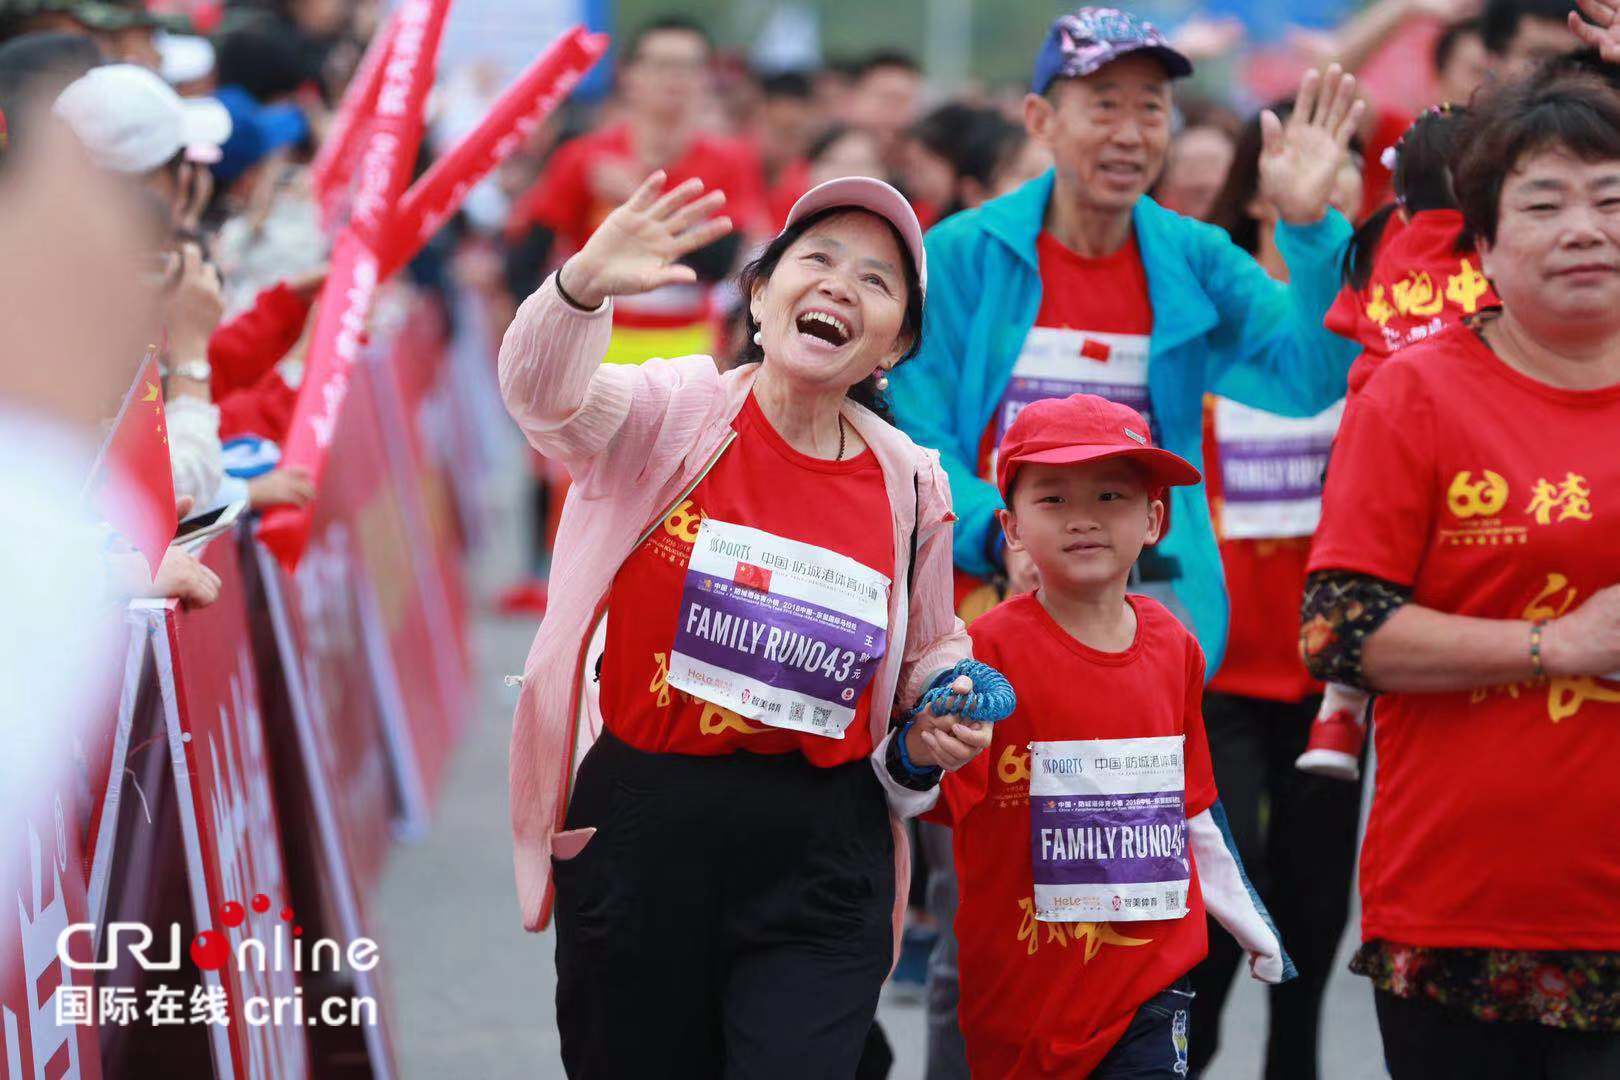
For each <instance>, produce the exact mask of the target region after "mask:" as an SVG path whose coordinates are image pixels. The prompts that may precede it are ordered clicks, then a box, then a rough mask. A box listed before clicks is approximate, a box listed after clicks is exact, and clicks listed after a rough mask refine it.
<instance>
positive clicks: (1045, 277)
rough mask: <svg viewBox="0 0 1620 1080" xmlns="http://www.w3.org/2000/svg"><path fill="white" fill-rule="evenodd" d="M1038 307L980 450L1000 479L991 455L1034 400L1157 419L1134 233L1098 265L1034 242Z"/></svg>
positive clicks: (989, 474) (1147, 306) (983, 465)
mask: <svg viewBox="0 0 1620 1080" xmlns="http://www.w3.org/2000/svg"><path fill="white" fill-rule="evenodd" d="M1035 248H1036V252H1037V254H1038V255H1039V259H1040V272H1041V306H1040V310H1039V311H1037V312H1036V314H1035V325H1034V327H1032V328H1031V329H1030V332H1029V337H1028V338H1026V339H1025V341H1024V346H1023V348H1022V349H1021V350H1020V352H1019V355H1018V359H1017V360H1016V361H1015V362H1014V364H1013V373H1012V378H1011V379H1010V380H1009V382H1008V384H1007V389H1006V390H1005V391H1003V394H1002V401H1001V405H1000V406H999V407H997V409H996V411H995V413H994V414H993V415H992V416H991V417H990V423H989V425H988V426H987V427H986V428H985V432H984V438H983V440H982V442H981V444H980V451H979V472H980V475H981V476H983V477H984V478H985V479H986V480H992V481H993V480H994V479H995V471H994V469H993V468H992V467H991V466H992V457H991V455H992V454H993V452H994V451H995V449H996V447H997V445H999V444H1000V442H1001V436H1002V433H1003V432H1005V431H1006V430H1007V428H1008V427H1009V426H1010V425H1011V424H1012V420H1013V417H1015V416H1017V415H1018V410H1019V409H1022V408H1023V407H1024V406H1025V405H1028V404H1029V403H1030V402H1032V401H1040V400H1043V399H1045V398H1050V397H1068V396H1069V395H1070V394H1079V393H1087V394H1100V395H1102V396H1103V397H1106V398H1108V399H1109V400H1111V401H1118V402H1121V403H1123V404H1126V405H1129V406H1131V407H1132V408H1133V409H1136V410H1137V411H1138V412H1140V413H1141V414H1142V415H1143V416H1144V417H1147V418H1148V419H1150V420H1151V419H1152V417H1151V415H1150V413H1151V411H1152V410H1150V409H1149V408H1148V398H1147V362H1148V336H1149V335H1150V334H1152V333H1153V303H1152V301H1151V300H1150V299H1149V297H1148V283H1147V268H1146V267H1145V266H1143V265H1142V254H1141V251H1140V250H1139V249H1138V248H1137V246H1136V233H1135V232H1134V231H1133V232H1132V233H1131V234H1130V235H1129V236H1128V237H1127V238H1126V240H1125V244H1124V246H1122V247H1121V248H1120V249H1119V250H1118V251H1116V252H1114V253H1113V254H1112V255H1105V256H1103V257H1102V258H1099V259H1091V258H1087V257H1085V256H1084V255H1076V254H1075V253H1074V252H1072V251H1070V250H1069V249H1068V248H1066V247H1064V246H1063V245H1062V244H1061V243H1060V242H1059V241H1058V239H1057V238H1056V237H1055V236H1053V235H1052V234H1051V233H1047V232H1043V233H1041V235H1040V237H1039V238H1038V239H1037V240H1036V241H1035Z"/></svg>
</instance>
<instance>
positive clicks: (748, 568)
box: [732, 562, 771, 592]
mask: <svg viewBox="0 0 1620 1080" xmlns="http://www.w3.org/2000/svg"><path fill="white" fill-rule="evenodd" d="M732 580H733V581H735V582H736V583H737V584H738V585H741V586H742V587H743V588H745V589H753V590H755V591H756V592H770V591H771V572H770V571H769V570H767V569H765V568H764V567H763V566H755V565H754V564H753V563H745V562H740V563H738V564H737V575H736V577H734V578H733V579H732Z"/></svg>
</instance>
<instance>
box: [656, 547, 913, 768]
mask: <svg viewBox="0 0 1620 1080" xmlns="http://www.w3.org/2000/svg"><path fill="white" fill-rule="evenodd" d="M677 619H678V621H677V623H676V627H675V647H674V652H673V654H672V655H671V657H670V664H669V685H670V686H673V687H675V688H677V689H679V690H684V691H686V692H687V693H689V694H692V695H694V696H695V697H699V698H702V699H703V700H705V701H710V702H713V703H714V704H716V705H720V706H722V707H724V708H727V709H730V710H732V711H733V712H735V713H737V714H739V715H740V716H742V717H744V718H746V719H749V720H755V721H758V722H760V723H764V724H768V725H770V726H772V727H779V728H787V729H789V730H793V731H802V732H808V733H809V734H812V735H824V736H827V737H828V738H833V739H842V738H843V737H844V729H845V728H847V727H848V726H849V725H850V722H851V721H853V720H854V718H855V704H856V701H857V700H858V699H859V698H860V696H861V692H862V691H863V690H864V689H865V688H866V684H867V683H869V682H870V681H871V680H872V676H873V675H874V674H875V673H876V671H877V667H878V662H879V661H880V660H881V659H882V657H883V655H884V652H885V650H886V648H887V644H888V625H889V579H888V578H887V577H885V576H884V575H882V574H880V573H878V572H877V571H875V570H873V569H871V568H870V567H867V566H863V565H861V564H860V563H859V562H856V561H855V560H854V559H851V558H849V557H848V556H846V555H840V554H838V553H837V552H833V551H828V550H826V549H825V548H819V547H816V546H815V545H814V544H806V543H803V542H801V541H797V540H787V539H784V538H782V537H780V536H775V535H772V534H771V533H768V532H764V531H762V530H760V529H753V528H749V527H748V526H746V525H734V524H731V523H729V522H724V521H717V520H715V519H713V518H708V519H705V520H704V522H703V524H702V526H701V527H700V528H699V530H698V538H697V542H696V543H695V544H694V545H693V548H692V558H691V561H690V563H689V564H688V566H687V572H686V582H685V585H684V586H683V588H682V590H681V603H680V607H679V609H678V615H677Z"/></svg>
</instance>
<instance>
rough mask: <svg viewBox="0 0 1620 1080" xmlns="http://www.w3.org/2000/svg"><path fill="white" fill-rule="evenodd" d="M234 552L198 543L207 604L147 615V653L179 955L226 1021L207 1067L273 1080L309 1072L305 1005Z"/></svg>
mask: <svg viewBox="0 0 1620 1080" xmlns="http://www.w3.org/2000/svg"><path fill="white" fill-rule="evenodd" d="M237 544H238V539H237V536H236V535H235V534H234V533H227V534H224V535H221V536H218V537H215V538H214V539H213V540H212V541H210V542H209V543H208V545H207V547H206V548H205V549H204V551H203V552H202V556H201V557H202V560H203V563H204V564H205V565H206V566H208V567H209V569H211V570H213V571H214V573H216V574H218V575H219V578H220V596H219V599H218V600H217V601H215V602H214V603H213V604H210V605H208V606H207V607H203V608H197V609H193V610H187V611H184V612H182V611H180V610H179V607H178V605H177V604H176V603H174V602H173V601H170V602H169V603H167V604H165V605H163V606H162V607H161V608H157V609H155V610H154V611H153V612H152V614H153V618H154V622H155V624H156V625H155V630H156V633H155V634H154V636H153V639H152V647H153V650H154V655H155V657H156V661H157V675H158V683H159V686H160V687H161V688H162V696H163V702H164V713H165V719H166V722H167V730H168V736H169V754H170V759H171V762H172V764H173V767H174V781H175V787H176V790H177V792H178V794H179V810H180V827H181V833H182V836H183V837H184V841H185V853H186V871H187V875H186V876H187V878H188V880H189V883H190V891H191V903H192V912H193V916H194V918H195V922H196V925H197V928H198V931H199V933H198V936H197V937H196V938H195V939H194V940H193V943H192V945H191V948H190V956H191V959H192V961H193V962H194V963H195V964H196V965H197V966H198V967H199V968H200V969H201V970H202V977H203V985H204V987H205V988H206V989H208V990H213V989H214V988H215V987H218V988H220V989H222V990H223V991H224V998H225V1002H226V1016H227V1017H228V1023H226V1024H224V1025H210V1034H211V1036H212V1037H213V1043H214V1067H215V1071H216V1074H217V1075H219V1076H221V1077H227V1076H235V1077H242V1078H244V1080H245V1078H248V1077H261V1076H263V1077H276V1078H278V1080H280V1078H295V1077H300V1076H307V1075H309V1071H310V1062H309V1046H308V1042H307V1040H306V1032H307V1030H308V1028H307V1026H306V1024H307V1023H309V1024H312V1023H315V1022H317V1021H316V1020H314V1019H310V1018H309V1017H312V1016H313V1015H314V1013H315V1006H316V1004H317V1003H316V1002H313V1001H312V1002H309V1003H307V1006H308V1008H309V1014H308V1016H306V1015H305V1013H304V1009H305V1008H306V1003H305V1002H304V1001H303V998H302V994H301V991H300V988H299V984H300V982H301V981H302V980H301V979H300V977H299V975H298V973H297V972H298V969H299V968H300V967H302V966H303V964H302V963H301V962H300V960H301V957H300V952H301V949H300V946H302V945H303V944H304V943H303V942H302V941H300V937H301V935H302V930H301V928H300V927H299V925H298V913H297V912H295V911H294V910H293V909H292V908H291V906H290V904H291V897H290V893H289V890H288V882H287V880H286V871H285V860H284V858H283V856H282V847H281V827H280V823H279V821H278V815H277V808H276V803H275V797H274V794H273V788H272V784H271V774H270V759H269V756H268V754H267V752H266V747H265V736H264V721H263V718H262V717H261V715H260V710H259V700H260V698H259V685H258V679H257V676H256V675H255V673H254V659H253V649H252V637H251V635H250V633H249V629H248V615H247V594H246V591H245V588H244V579H243V576H242V569H241V565H240V562H239V556H238V549H237ZM249 942H253V943H256V944H254V945H248V944H247V943H249Z"/></svg>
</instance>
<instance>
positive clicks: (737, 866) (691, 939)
mask: <svg viewBox="0 0 1620 1080" xmlns="http://www.w3.org/2000/svg"><path fill="white" fill-rule="evenodd" d="M587 825H589V826H595V827H596V829H597V833H596V836H595V837H594V838H593V839H592V840H591V842H590V843H589V844H587V845H586V846H585V850H584V851H583V852H581V853H580V854H579V855H578V856H576V857H575V858H573V859H570V860H568V861H566V862H557V861H556V860H553V868H554V870H555V873H556V882H557V904H556V913H557V1027H558V1029H559V1031H560V1032H561V1035H562V1057H563V1064H564V1066H565V1067H566V1068H567V1070H568V1075H569V1076H570V1077H574V1078H589V1080H598V1078H602V1080H626V1078H632V1077H633V1078H635V1080H650V1078H656V1077H683V1078H684V1077H692V1078H706V1080H707V1078H712V1080H718V1078H721V1077H725V1078H728V1080H729V1078H751V1077H760V1078H768V1080H796V1078H805V1080H809V1078H828V1080H831V1078H834V1077H836V1078H838V1080H848V1078H849V1077H851V1076H853V1075H854V1074H855V1070H856V1065H857V1063H858V1062H859V1060H860V1058H861V1049H862V1046H863V1045H864V1044H865V1042H866V1039H867V1035H868V1032H869V1031H870V1030H871V1027H872V1019H873V1017H874V1016H875V1015H876V1012H877V1000H878V991H879V989H880V988H881V987H882V985H883V980H884V978H885V976H886V975H887V974H888V971H889V964H890V960H891V958H892V948H893V937H892V934H893V930H892V921H891V919H892V910H893V904H894V845H893V841H892V839H891V837H890V833H889V816H888V809H887V805H886V803H885V801H884V797H883V792H882V789H881V788H880V787H879V785H878V782H877V777H875V776H874V775H873V774H872V767H871V765H870V764H869V763H868V762H866V761H856V762H853V763H851V764H849V765H844V766H840V767H837V768H832V769H818V768H816V767H814V766H812V765H810V764H809V763H808V762H806V761H805V760H804V759H803V758H802V757H800V756H799V755H797V754H784V755H778V756H762V755H753V754H747V753H739V754H733V755H730V756H726V757H713V758H707V757H692V756H687V755H681V754H645V753H642V752H640V751H638V750H633V749H631V748H630V747H629V746H627V745H625V744H624V743H623V742H620V741H619V740H618V739H615V738H614V737H613V736H612V735H609V734H603V736H602V738H601V739H600V740H599V741H598V742H597V743H596V745H595V746H594V747H592V749H591V751H590V753H589V754H587V755H586V757H585V760H584V761H583V762H582V763H581V764H580V770H579V777H578V779H577V781H576V784H575V788H574V793H573V798H572V800H571V801H570V803H569V806H568V827H569V828H580V827H583V826H587Z"/></svg>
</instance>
